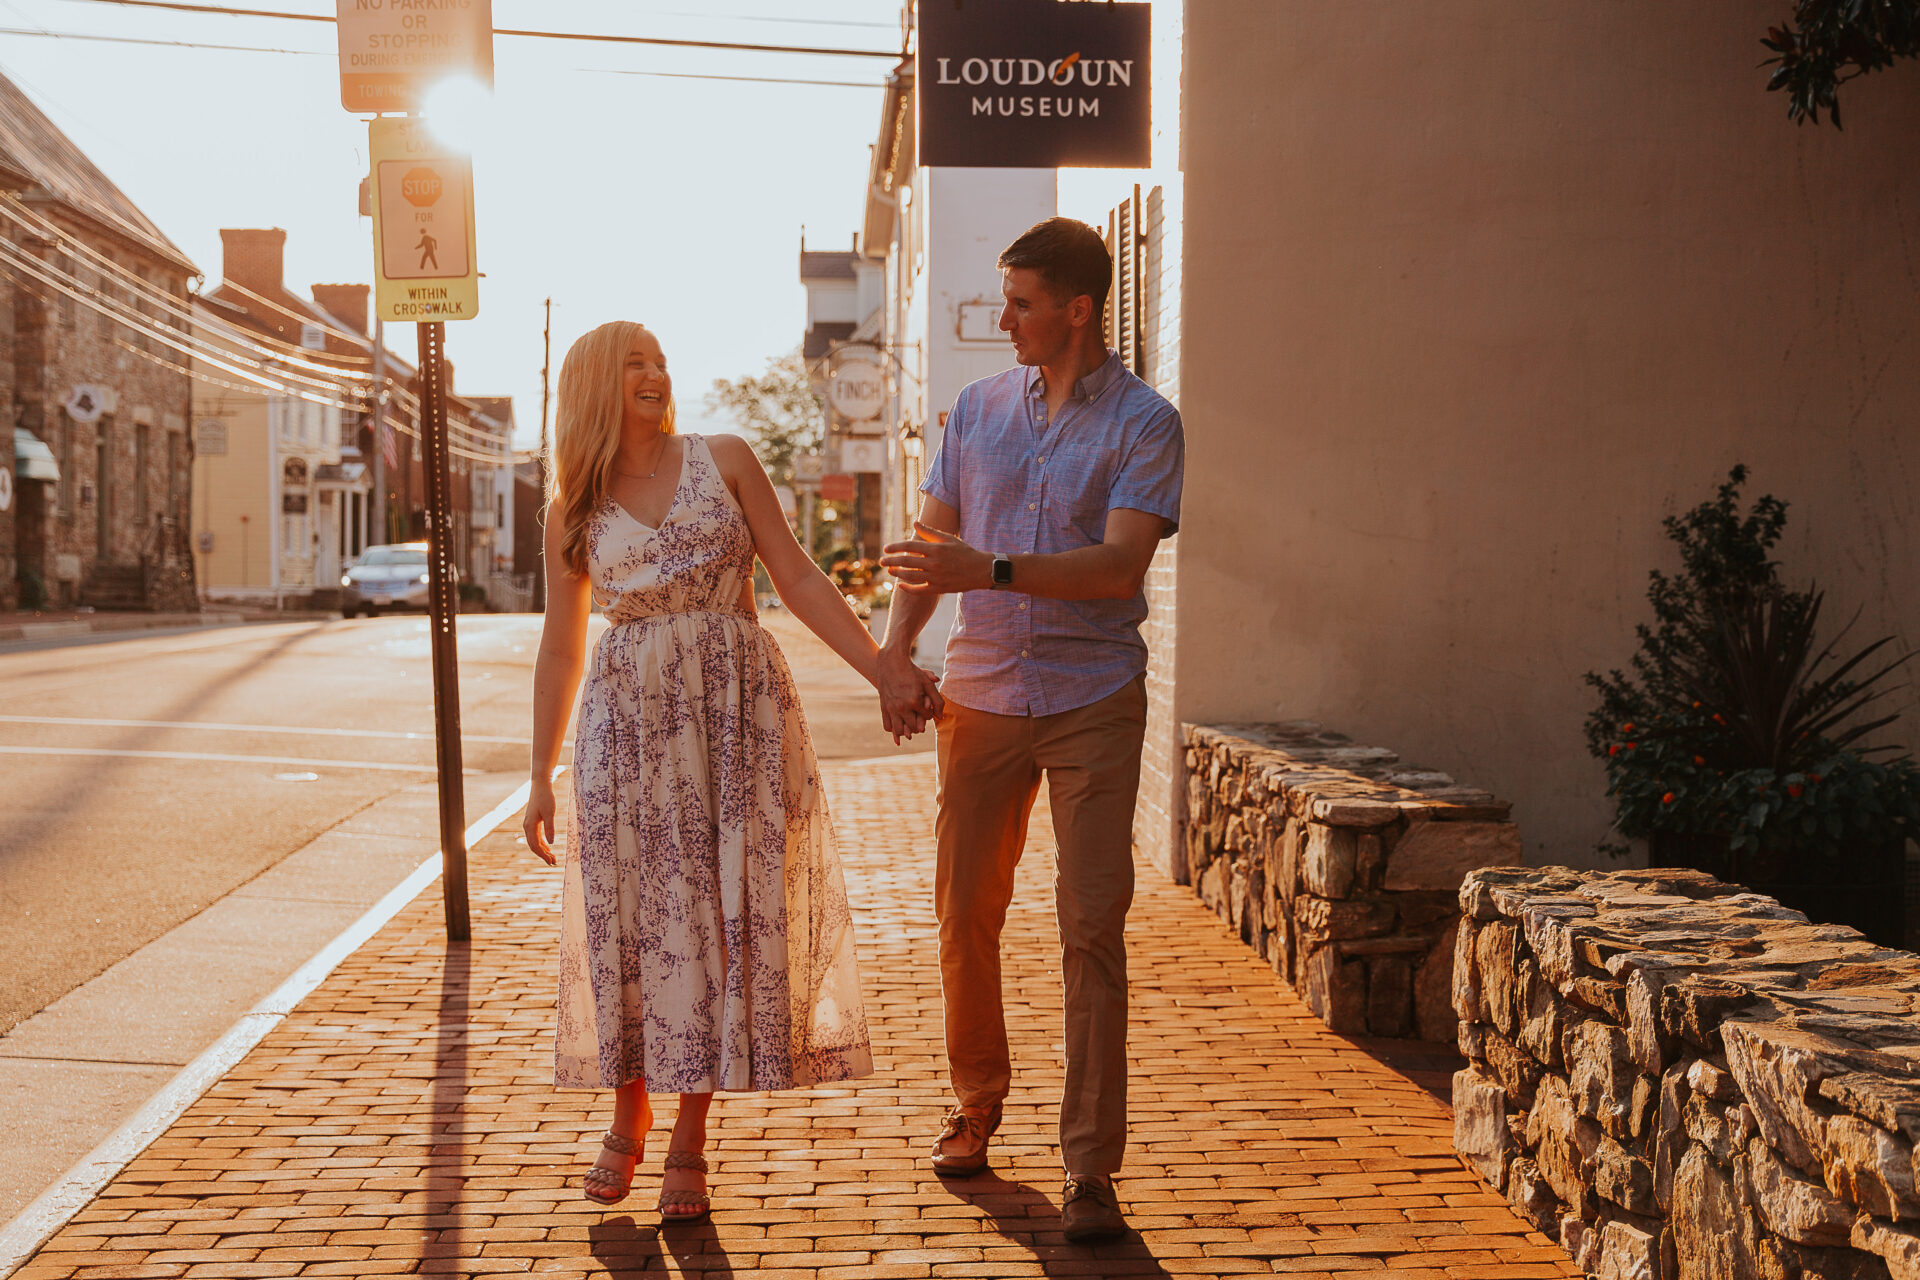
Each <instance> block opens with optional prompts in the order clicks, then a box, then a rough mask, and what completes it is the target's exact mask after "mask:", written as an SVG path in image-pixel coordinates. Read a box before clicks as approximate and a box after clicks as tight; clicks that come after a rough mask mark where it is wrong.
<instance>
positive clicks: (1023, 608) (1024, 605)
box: [1020, 600, 1027, 613]
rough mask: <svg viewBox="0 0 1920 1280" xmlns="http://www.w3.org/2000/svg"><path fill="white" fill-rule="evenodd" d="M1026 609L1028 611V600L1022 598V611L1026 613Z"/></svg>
mask: <svg viewBox="0 0 1920 1280" xmlns="http://www.w3.org/2000/svg"><path fill="white" fill-rule="evenodd" d="M1026 611H1027V602H1026V601H1025V600H1022V601H1021V602H1020V612H1022V613H1025V612H1026Z"/></svg>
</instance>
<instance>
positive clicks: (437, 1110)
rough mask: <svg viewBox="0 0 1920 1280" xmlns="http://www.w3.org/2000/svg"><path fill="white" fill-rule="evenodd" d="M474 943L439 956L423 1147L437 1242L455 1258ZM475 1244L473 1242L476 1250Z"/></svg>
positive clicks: (459, 1240)
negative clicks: (427, 1132) (439, 1219)
mask: <svg viewBox="0 0 1920 1280" xmlns="http://www.w3.org/2000/svg"><path fill="white" fill-rule="evenodd" d="M472 977H473V944H472V943H468V942H452V941H449V942H448V943H447V944H446V953H445V955H444V956H443V957H442V958H441V962H440V1004H439V1012H438V1014H437V1017H436V1021H435V1025H436V1026H437V1027H438V1028H439V1034H438V1036H437V1037H436V1042H435V1044H434V1047H433V1050H434V1052H433V1059H434V1061H433V1119H432V1121H431V1123H432V1127H433V1133H432V1137H431V1138H430V1139H429V1142H430V1145H429V1147H428V1148H427V1150H428V1156H427V1169H426V1175H427V1176H426V1184H427V1195H428V1200H429V1205H428V1209H429V1212H431V1213H438V1214H444V1215H445V1219H444V1225H443V1226H441V1227H440V1228H439V1238H438V1241H437V1243H438V1245H439V1246H440V1247H441V1248H443V1249H445V1250H446V1252H447V1255H448V1256H450V1257H453V1258H461V1257H464V1256H466V1248H465V1245H466V1243H467V1242H466V1239H465V1233H464V1231H463V1230H462V1223H463V1222H464V1220H465V1216H466V1204H465V1201H466V1195H465V1191H466V1180H467V1177H468V1175H469V1174H471V1173H473V1172H475V1171H474V1170H472V1169H469V1168H468V1166H467V1133H466V1118H467V1106H466V1104H467V1041H468V1037H469V1034H470V1030H469V1027H468V1023H469V1020H470V1018H471V1016H472V1006H471V1001H470V998H469V995H470V990H471V986H472ZM478 1248H479V1246H478V1245H476V1246H475V1251H476V1252H477V1251H478Z"/></svg>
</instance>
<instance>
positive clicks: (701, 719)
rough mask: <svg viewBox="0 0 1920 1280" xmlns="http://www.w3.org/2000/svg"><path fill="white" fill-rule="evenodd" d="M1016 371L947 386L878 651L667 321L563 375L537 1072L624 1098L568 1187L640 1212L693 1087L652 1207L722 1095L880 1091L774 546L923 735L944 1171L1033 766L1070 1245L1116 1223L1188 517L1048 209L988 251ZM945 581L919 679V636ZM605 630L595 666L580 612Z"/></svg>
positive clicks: (1142, 397) (991, 1004) (1131, 380)
mask: <svg viewBox="0 0 1920 1280" xmlns="http://www.w3.org/2000/svg"><path fill="white" fill-rule="evenodd" d="M999 266H1000V269H1001V277H1002V292H1003V293H1004V295H1005V298H1006V305H1005V308H1004V310H1003V311H1002V313H1001V318H1000V327H1001V329H1002V330H1003V331H1005V332H1006V333H1007V334H1008V335H1009V337H1010V338H1011V339H1012V341H1013V347H1014V352H1015V355H1016V356H1017V358H1018V360H1019V365H1018V367H1016V368H1014V369H1010V370H1008V371H1007V372H1005V373H1001V374H997V375H994V376H993V377H989V378H984V379H982V380H980V381H978V382H975V383H973V384H972V385H970V386H968V387H967V388H966V389H965V390H963V391H962V392H961V393H960V395H959V397H958V398H957V399H956V400H955V402H954V405H953V409H952V411H951V412H950V414H949V415H948V419H947V428H946V434H945V438H944V440H943V442H942V444H941V448H940V451H939V453H938V455H937V456H936V457H935V459H934V461H933V466H932V469H931V471H930V473H929V474H928V476H927V478H926V481H925V482H924V483H923V484H922V485H921V489H922V492H923V493H924V494H925V499H924V505H923V506H922V508H921V515H920V519H919V520H918V521H917V522H915V526H914V528H915V533H916V536H915V537H914V539H913V540H912V541H909V542H901V543H895V544H893V545H892V546H889V547H888V548H887V549H886V555H885V557H884V558H883V560H882V563H883V564H884V565H885V566H886V567H887V568H888V569H889V570H890V571H891V572H892V573H893V575H894V577H895V579H896V581H897V583H898V589H897V590H896V591H895V593H894V599H893V607H892V608H891V610H890V611H889V613H890V615H891V616H890V619H889V623H888V627H887V634H886V638H885V641H884V643H880V644H876V643H875V641H874V639H873V638H872V636H871V635H869V634H868V632H867V630H866V628H865V627H864V626H863V625H862V624H861V622H860V621H859V619H857V618H856V617H855V616H854V614H853V612H852V611H851V610H850V609H849V608H848V607H847V605H846V602H845V601H844V600H843V599H842V597H841V596H840V594H839V592H838V591H837V590H836V589H835V588H834V586H833V584H832V583H831V582H830V581H829V580H828V579H827V577H826V576H825V575H824V574H823V573H821V572H820V570H819V569H818V568H817V567H816V566H815V565H814V563H813V562H812V560H811V559H810V558H809V556H808V555H807V553H806V552H804V551H803V550H802V549H801V548H800V546H799V544H798V543H797V542H796V541H795V540H794V537H793V534H792V532H791V530H790V529H789V528H788V526H787V523H786V519H785V517H784V516H783V514H782V512H781V509H780V505H779V502H778V500H777V498H776V497H775V495H774V490H773V486H772V484H771V482H770V481H769V480H768V478H767V475H766V473H765V471H763V470H762V469H761V467H760V464H759V462H758V460H757V459H755V457H754V456H753V454H752V452H751V451H750V450H749V449H748V447H747V446H746V444H745V442H744V441H741V440H739V439H737V438H735V437H732V436H713V437H702V436H689V435H679V434H676V433H675V431H674V425H673V399H672V382H671V379H670V377H669V375H668V372H667V362H666V357H665V355H664V354H663V353H662V351H661V348H660V344H659V342H658V340H657V339H656V338H655V337H654V335H653V334H652V333H650V332H648V331H647V330H646V329H644V328H642V327H641V326H639V325H637V324H630V323H625V322H615V323H611V324H605V325H602V326H600V327H599V328H598V329H595V330H593V331H592V332H590V333H588V334H587V335H586V336H584V337H582V338H581V339H580V340H579V341H578V342H576V343H575V344H574V346H573V348H572V349H571V350H570V351H569V352H568V353H567V357H566V360H565V363H564V364H563V366H562V368H561V373H560V394H559V413H558V418H557V423H556V438H555V465H554V472H553V475H554V483H553V492H552V495H551V499H550V503H549V506H548V511H547V523H546V542H545V555H546V560H547V565H548V574H547V582H548V590H547V612H546V622H545V630H544V632H543V634H542V638H541V643H540V653H539V658H538V661H537V664H536V667H535V674H534V732H533V759H532V773H533V791H532V798H531V799H530V801H529V803H528V805H527V811H526V818H525V829H526V836H527V842H528V844H529V845H530V846H531V847H532V849H533V851H534V852H535V853H536V854H538V855H539V856H540V857H542V858H543V859H545V860H546V861H547V862H548V863H549V864H554V863H556V861H557V859H556V855H555V853H554V850H553V845H552V839H553V833H554V819H555V807H556V804H555V799H554V792H553V786H552V781H551V779H552V776H553V771H554V766H555V764H556V763H557V762H558V758H559V754H560V749H561V744H562V741H563V739H564V738H565V735H566V728H567V716H568V712H569V709H570V708H571V706H572V704H573V701H574V695H575V692H576V690H577V689H579V687H580V684H581V681H582V678H583V676H584V678H585V682H586V687H585V692H584V694H583V695H582V697H581V699H580V710H579V723H578V726H577V728H576V730H575V735H574V766H573V767H574V777H573V794H574V803H573V810H572V815H571V823H570V827H569V837H568V840H567V844H566V851H565V882H564V889H563V899H562V921H561V947H560V977H559V998H558V1008H557V1017H556V1027H555V1037H554V1040H555V1044H554V1054H555V1059H554V1062H555V1067H554V1075H555V1079H554V1083H555V1085H556V1086H557V1087H559V1088H562V1089H611V1090H613V1091H614V1114H613V1121H612V1124H611V1125H610V1126H609V1128H608V1131H607V1133H606V1135H605V1137H604V1138H603V1140H602V1146H601V1151H600V1154H599V1158H598V1159H597V1161H596V1162H595V1164H594V1165H593V1166H592V1167H591V1168H590V1169H588V1170H587V1172H586V1174H585V1179H584V1183H583V1190H584V1192H585V1194H586V1195H587V1196H588V1197H590V1198H592V1199H594V1200H596V1201H599V1202H601V1203H603V1204H613V1203H615V1202H617V1201H619V1200H621V1199H622V1198H624V1197H625V1196H626V1194H627V1192H628V1189H629V1188H630V1186H631V1184H632V1180H633V1174H634V1168H635V1165H636V1164H637V1163H638V1161H639V1160H640V1158H641V1157H642V1154H643V1146H644V1143H645V1140H646V1135H647V1132H648V1130H649V1129H650V1128H651V1127H652V1123H653V1114H652V1109H651V1106H650V1104H649V1097H648V1095H649V1093H650V1092H651V1093H677V1094H679V1106H678V1110H677V1113H676V1115H675V1119H674V1125H673V1131H672V1135H671V1137H670V1138H669V1139H668V1143H667V1153H666V1157H665V1161H664V1165H665V1173H664V1177H663V1180H662V1190H661V1194H660V1201H659V1211H660V1214H661V1217H662V1219H663V1220H664V1221H666V1222H670V1223H671V1222H688V1221H696V1220H699V1219H703V1218H705V1217H706V1216H707V1214H708V1212H709V1209H710V1203H711V1201H710V1199H709V1196H708V1193H707V1188H706V1173H707V1161H706V1157H705V1146H706V1118H707V1113H708V1109H709V1107H710V1106H711V1104H712V1101H713V1095H714V1093H716V1092H718V1091H722V1090H725V1091H744V1090H772V1089H790V1088H802V1087H808V1086H813V1085H820V1084H827V1083H830V1082H834V1081H842V1080H851V1079H855V1078H857V1077H860V1076H864V1075H868V1074H870V1073H871V1072H872V1070H873V1061H872V1054H871V1049H870V1045H869V1041H868V1035H867V1024H866V1015H865V1012H864V1009H863V1007H862V1003H861V997H860V983H859V975H858V971H857V968H856V963H855V958H854V935H853V922H852V917H851V914H850V912H849V909H848V906H847V898H846V890H845V885H844V881H843V878H842V873H841V868H840V864H839V858H838V854H837V852H836V849H835V844H834V834H833V828H832V825H831V823H830V821H829V818H828V815H827V808H826V799H825V796H824V794H823V791H822V788H821V781H820V770H819V766H818V763H817V761H816V759H815V756H814V751H813V745H812V742H811V740H810V739H809V737H808V734H807V727H806V721H805V718H804V716H803V714H802V711H801V707H800V700H799V697H798V695H797V694H796V692H795V690H794V684H793V680H792V677H791V675H790V674H789V672H788V670H787V665H786V660H785V658H784V657H783V656H782V655H781V652H780V649H779V647H778V645H776V644H775V642H774V640H773V638H772V636H771V635H769V634H768V633H767V632H766V631H765V630H764V629H763V628H761V626H760V625H759V623H758V622H757V621H756V620H755V616H754V597H753V565H754V560H755V558H756V557H757V558H758V559H759V560H760V561H761V562H762V563H763V564H765V565H766V568H767V572H768V575H769V576H770V577H771V578H772V580H773V584H774V586H775V588H776V589H777V590H778V591H779V593H780V597H781V599H782V601H783V602H784V603H785V604H786V606H787V607H788V609H789V610H790V611H791V612H792V613H793V615H794V617H796V618H798V619H799V620H800V621H801V622H802V623H804V624H805V625H806V626H807V627H808V628H809V629H811V630H812V631H813V632H814V633H815V634H817V635H818V636H819V637H820V638H821V639H822V640H823V641H825V642H826V643H827V644H828V645H829V646H831V647H832V648H833V650H834V651H835V652H836V653H838V654H839V655H840V656H841V657H842V658H843V659H845V660H846V661H847V663H848V664H849V665H851V666H852V667H853V668H854V669H855V670H857V671H858V672H859V673H860V674H861V675H862V676H864V677H866V678H867V679H868V680H869V681H870V682H871V683H872V684H873V685H874V687H875V689H876V690H877V691H878V693H879V698H880V707H881V715H882V718H883V721H884V723H885V726H886V728H887V730H888V731H889V732H891V733H893V734H894V735H895V738H896V740H898V739H899V738H900V737H902V736H912V735H914V734H916V733H919V732H921V731H922V730H923V729H925V728H927V727H928V726H929V725H932V726H933V727H934V728H935V737H936V760H937V762H938V771H939V795H938V816H937V818H936V822H935V832H936V844H937V864H936V870H935V889H934V908H935V913H936V915H937V917H938V920H939V937H940V977H941V990H942V993H943V995H944V999H945V1031H946V1049H947V1058H948V1063H949V1067H950V1077H951V1081H952V1086H953V1091H954V1095H955V1103H954V1105H953V1106H952V1108H951V1109H950V1110H948V1111H947V1112H946V1114H945V1116H944V1118H943V1119H942V1120H941V1121H940V1123H939V1125H938V1127H937V1128H935V1127H934V1126H932V1125H930V1126H929V1135H928V1136H929V1139H930V1142H931V1151H930V1161H931V1166H932V1168H933V1169H934V1171H935V1172H937V1173H939V1174H940V1175H942V1176H966V1175H969V1174H973V1173H978V1172H980V1171H981V1170H983V1169H985V1168H986V1167H987V1163H988V1147H989V1143H990V1141H991V1139H992V1137H993V1134H994V1131H995V1129H996V1128H997V1127H998V1125H999V1123H1000V1116H1001V1107H1002V1103H1003V1100H1004V1099H1005V1097H1006V1095H1007V1093H1008V1090H1009V1087H1010V1085H1011V1079H1012V1063H1011V1061H1010V1057H1009V1052H1008V1045H1007V1032H1006V1023H1005V1018H1004V1016H1003V1013H1002V1008H1001V997H1000V930H1001V926H1002V924H1003V922H1004V920H1005V918H1006V912H1007V907H1008V904H1009V902H1010V900H1011V898H1012V892H1013V874H1014V867H1015V864H1016V863H1017V861H1018V860H1019V856H1020V851H1021V847H1022V844H1023V842H1024V839H1025V835H1026V826H1027V818H1028V815H1029V813H1030V812H1031V810H1032V807H1033V802H1034V799H1035V797H1036V795H1037V794H1038V790H1039V785H1040V780H1041V776H1042V774H1045V775H1046V777H1047V781H1048V785H1049V793H1048V794H1049V803H1050V806H1051V809H1052V814H1053V823H1054V828H1055V831H1056V834H1057V837H1058V856H1057V868H1056V872H1057V873H1056V877H1055V894H1056V902H1057V908H1058V915H1059V926H1060V941H1061V965H1062V978H1063V981H1064V987H1065V996H1066V1001H1065V1003H1066V1060H1067V1064H1066V1065H1067V1070H1066V1087H1065V1096H1064V1098H1063V1100H1062V1103H1061V1111H1060V1146H1061V1154H1062V1159H1063V1163H1064V1164H1065V1166H1066V1173H1067V1181H1066V1190H1065V1193H1064V1196H1063V1200H1064V1203H1063V1206H1062V1217H1063V1220H1064V1226H1065V1230H1066V1234H1067V1236H1068V1238H1069V1239H1073V1240H1085V1241H1092V1240H1098V1239H1102V1238H1106V1237H1110V1236H1113V1235H1116V1234H1119V1233H1120V1232H1122V1231H1124V1230H1125V1227H1126V1224H1125V1222H1124V1220H1123V1219H1122V1217H1121V1215H1120V1211H1119V1207H1118V1202H1117V1200H1116V1198H1115V1194H1114V1190H1113V1175H1114V1174H1115V1173H1116V1172H1118V1170H1119V1168H1120V1164H1121V1157H1122V1154H1123V1152H1124V1150H1125V1147H1126V1138H1127V1102H1126V1092H1127V1060H1126V1032H1127V979H1126V948H1125V942H1124V936H1123V935H1124V930H1125V925H1126V913H1127V908H1128V905H1129V904H1130V903H1131V901H1132V896H1133V851H1132V821H1133V809H1134V796H1135V793H1136V791H1137V790H1138V787H1139V777H1140V748H1141V741H1142V738H1143V735H1144V732H1145V726H1146V706H1147V698H1146V691H1145V671H1146V661H1147V653H1146V645H1145V643H1144V642H1143V641H1142V639H1141V637H1140V623H1141V621H1142V620H1144V618H1145V617H1146V614H1147V605H1146V598H1145V594H1144V591H1143V585H1142V584H1143V582H1144V580H1145V577H1146V573H1147V568H1148V565H1149V564H1150V562H1151V561H1152V559H1153V555H1154V552H1155V550H1156V548H1157V547H1158V545H1159V543H1160V540H1161V539H1163V538H1165V537H1167V536H1169V535H1171V534H1172V533H1173V531H1174V530H1175V528H1176V527H1177V524H1178V520H1179V512H1180V486H1181V478H1182V470H1183V456H1184V440H1183V436H1182V431H1181V425H1180V417H1179V414H1178V413H1177V412H1176V411H1175V410H1174V408H1173V407H1172V406H1171V405H1170V404H1168V403H1167V401H1166V400H1165V399H1163V398H1162V397H1161V396H1160V395H1159V394H1158V393H1156V392H1155V391H1154V390H1153V389H1152V388H1150V387H1148V386H1147V385H1146V384H1145V383H1144V382H1142V381H1141V380H1140V379H1138V378H1136V377H1135V376H1134V375H1133V374H1132V373H1130V372H1129V371H1128V370H1127V368H1126V366H1125V364H1124V362H1123V361H1122V360H1121V358H1120V356H1119V355H1118V354H1116V353H1115V352H1112V351H1110V350H1108V348H1107V346H1106V341H1105V335H1104V330H1103V312H1104V308H1105V301H1106V295H1107V290H1108V282H1109V280H1110V279H1111V274H1112V262H1111V259H1110V257H1109V256H1108V253H1107V249H1106V246H1105V244H1104V242H1103V241H1102V239H1101V237H1100V235H1099V233H1097V232H1095V231H1094V230H1093V229H1092V228H1091V227H1088V226H1087V225H1085V224H1084V223H1080V222H1075V221H1072V220H1070V219H1066V218H1051V219H1048V220H1047V221H1045V222H1042V223H1040V224H1038V225H1037V226H1035V227H1033V228H1032V229H1031V230H1029V231H1027V232H1026V233H1025V234H1023V235H1021V236H1020V237H1019V239H1017V240H1015V241H1014V242H1013V244H1011V245H1009V246H1008V247H1007V249H1006V251H1005V252H1004V253H1003V254H1001V256H1000V260H999ZM945 592H959V593H962V594H961V601H960V609H959V619H958V622H957V624H956V625H955V627H954V631H953V635H952V638H951V640H950V641H949V644H948V648H947V656H946V664H945V675H944V677H943V678H942V679H941V680H939V681H936V680H935V679H934V678H933V677H932V676H931V675H929V674H928V673H927V672H925V671H923V670H921V669H920V668H919V667H917V666H915V665H914V663H913V661H912V659H911V654H912V652H913V644H914V641H915V639H916V638H917V637H918V635H919V633H920V631H921V629H922V628H923V627H924V626H925V625H926V622H927V620H928V617H929V615H930V614H931V613H932V610H933V606H934V603H935V598H936V597H937V596H938V595H940V594H942V593H945ZM594 600H598V601H599V602H600V603H601V604H602V605H604V606H605V609H606V613H607V618H608V622H609V623H610V625H609V626H608V628H607V630H606V632H605V634H604V635H603V636H602V637H601V639H600V641H599V643H598V644H597V645H596V646H595V648H594V650H593V653H592V654H591V657H590V658H589V656H588V655H587V653H586V644H585V637H586V630H587V619H588V615H589V613H590V606H591V603H592V601H594Z"/></svg>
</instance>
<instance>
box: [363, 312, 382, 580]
mask: <svg viewBox="0 0 1920 1280" xmlns="http://www.w3.org/2000/svg"><path fill="white" fill-rule="evenodd" d="M370 523H371V524H372V525H373V529H372V531H371V532H372V534H373V536H372V537H370V538H368V539H367V541H368V542H369V543H381V542H385V541H386V540H387V322H386V321H385V320H384V319H382V318H381V317H380V316H379V315H377V314H376V315H375V316H374V317H373V514H372V516H371V518H370Z"/></svg>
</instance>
